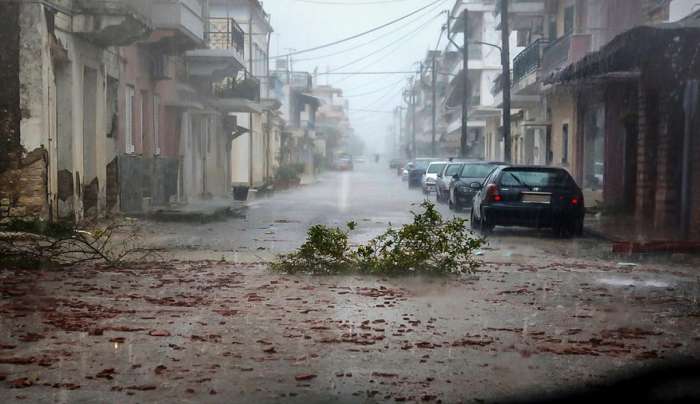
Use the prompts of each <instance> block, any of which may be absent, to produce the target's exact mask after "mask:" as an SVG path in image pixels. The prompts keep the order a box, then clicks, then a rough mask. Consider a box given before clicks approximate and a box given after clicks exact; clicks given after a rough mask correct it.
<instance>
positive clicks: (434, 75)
mask: <svg viewBox="0 0 700 404" xmlns="http://www.w3.org/2000/svg"><path fill="white" fill-rule="evenodd" d="M432 73H433V83H432V87H433V133H432V135H433V138H432V144H431V151H432V155H431V156H432V157H437V144H436V143H435V142H436V137H437V56H436V53H435V52H433V68H432Z"/></svg>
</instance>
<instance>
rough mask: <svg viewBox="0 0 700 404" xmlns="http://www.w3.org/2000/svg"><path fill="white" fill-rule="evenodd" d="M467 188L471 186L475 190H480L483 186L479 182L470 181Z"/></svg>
mask: <svg viewBox="0 0 700 404" xmlns="http://www.w3.org/2000/svg"><path fill="white" fill-rule="evenodd" d="M469 188H471V189H473V190H475V191H480V190H481V188H483V187H482V186H481V183H480V182H472V183H471V184H469Z"/></svg>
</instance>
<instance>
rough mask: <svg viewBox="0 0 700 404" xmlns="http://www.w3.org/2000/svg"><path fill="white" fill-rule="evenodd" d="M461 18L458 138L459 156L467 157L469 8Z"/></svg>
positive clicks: (469, 96)
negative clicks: (460, 132)
mask: <svg viewBox="0 0 700 404" xmlns="http://www.w3.org/2000/svg"><path fill="white" fill-rule="evenodd" d="M462 18H463V19H464V21H463V23H464V43H463V44H462V63H463V68H462V72H463V73H464V82H463V83H462V91H463V95H462V136H461V137H460V139H459V156H460V157H462V158H465V157H467V135H468V133H469V131H468V128H467V125H468V123H469V102H470V101H471V100H470V98H471V95H470V94H469V84H470V83H469V10H467V9H466V8H465V9H464V13H463V14H462Z"/></svg>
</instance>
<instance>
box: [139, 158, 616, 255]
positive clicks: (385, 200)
mask: <svg viewBox="0 0 700 404" xmlns="http://www.w3.org/2000/svg"><path fill="white" fill-rule="evenodd" d="M427 198H428V199H429V200H431V201H433V202H434V203H437V202H436V201H435V195H434V194H433V195H430V196H429V197H427ZM425 199H426V196H425V195H423V193H422V192H421V191H420V190H416V189H412V190H409V189H408V186H407V184H406V182H402V181H401V180H400V178H399V177H397V176H396V175H395V170H389V169H388V168H387V167H386V165H385V164H381V163H380V164H374V163H366V164H358V165H356V170H355V171H353V172H342V173H338V172H331V173H326V174H324V175H322V176H321V177H320V178H319V179H318V181H317V182H316V183H314V184H312V185H308V186H305V187H302V188H299V189H295V190H291V191H284V192H277V193H275V194H274V195H273V196H271V197H267V198H261V199H257V200H254V201H251V202H249V204H248V206H249V207H248V209H247V211H246V213H245V218H238V219H230V220H227V221H223V222H218V223H209V224H196V223H195V224H190V225H183V224H181V223H170V224H167V223H149V224H148V226H146V227H145V231H146V232H147V235H148V236H147V238H146V240H145V241H146V243H147V245H148V246H149V247H152V248H160V249H162V250H163V253H164V254H165V256H166V257H168V258H178V259H185V260H187V259H221V258H222V257H223V258H225V259H226V260H228V261H235V262H259V261H269V260H270V259H273V258H274V256H275V255H276V254H278V253H281V252H288V251H290V250H292V249H294V248H296V247H298V246H299V245H300V244H301V243H302V242H303V240H304V237H305V234H306V230H307V228H308V227H309V226H311V225H314V224H319V223H321V224H326V225H332V226H341V227H342V226H344V225H345V223H347V222H349V221H355V222H357V223H358V228H357V230H356V231H354V232H353V233H352V234H351V236H352V238H353V240H354V241H356V242H361V241H364V240H367V239H369V238H371V237H373V236H376V235H377V234H379V233H381V232H383V231H384V230H385V229H386V228H387V226H388V225H389V224H392V225H395V226H398V225H401V224H404V223H407V222H410V221H411V214H410V212H411V211H412V210H419V209H420V206H418V204H420V203H421V202H422V201H423V200H425ZM439 208H440V211H441V213H442V214H443V215H444V216H445V217H451V216H455V215H458V216H461V217H463V218H468V217H469V215H468V212H460V213H455V212H452V211H450V210H449V209H448V208H447V206H446V205H439ZM489 241H490V243H491V245H490V246H491V247H492V248H497V249H498V250H499V253H498V254H495V255H496V256H501V257H502V258H506V259H511V258H512V257H513V256H516V258H517V256H520V255H526V256H527V255H540V254H544V255H550V254H554V255H557V256H562V257H586V258H610V254H609V251H610V246H609V245H608V244H607V243H605V242H603V241H601V240H597V239H594V238H582V239H576V240H561V239H557V238H554V237H552V236H551V235H550V234H549V232H548V231H546V230H542V231H536V230H532V229H524V228H511V229H509V228H497V229H496V231H495V233H494V234H493V235H492V236H491V237H490V240H489ZM487 251H488V250H487ZM492 255H493V254H492Z"/></svg>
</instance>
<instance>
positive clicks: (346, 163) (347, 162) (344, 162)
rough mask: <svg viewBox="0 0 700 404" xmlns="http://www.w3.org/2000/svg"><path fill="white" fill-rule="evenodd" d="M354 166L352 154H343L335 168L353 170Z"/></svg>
mask: <svg viewBox="0 0 700 404" xmlns="http://www.w3.org/2000/svg"><path fill="white" fill-rule="evenodd" d="M354 168H355V165H354V164H353V161H352V157H351V156H343V157H341V158H339V159H338V160H336V164H335V169H336V170H338V171H352V170H353V169H354Z"/></svg>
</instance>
